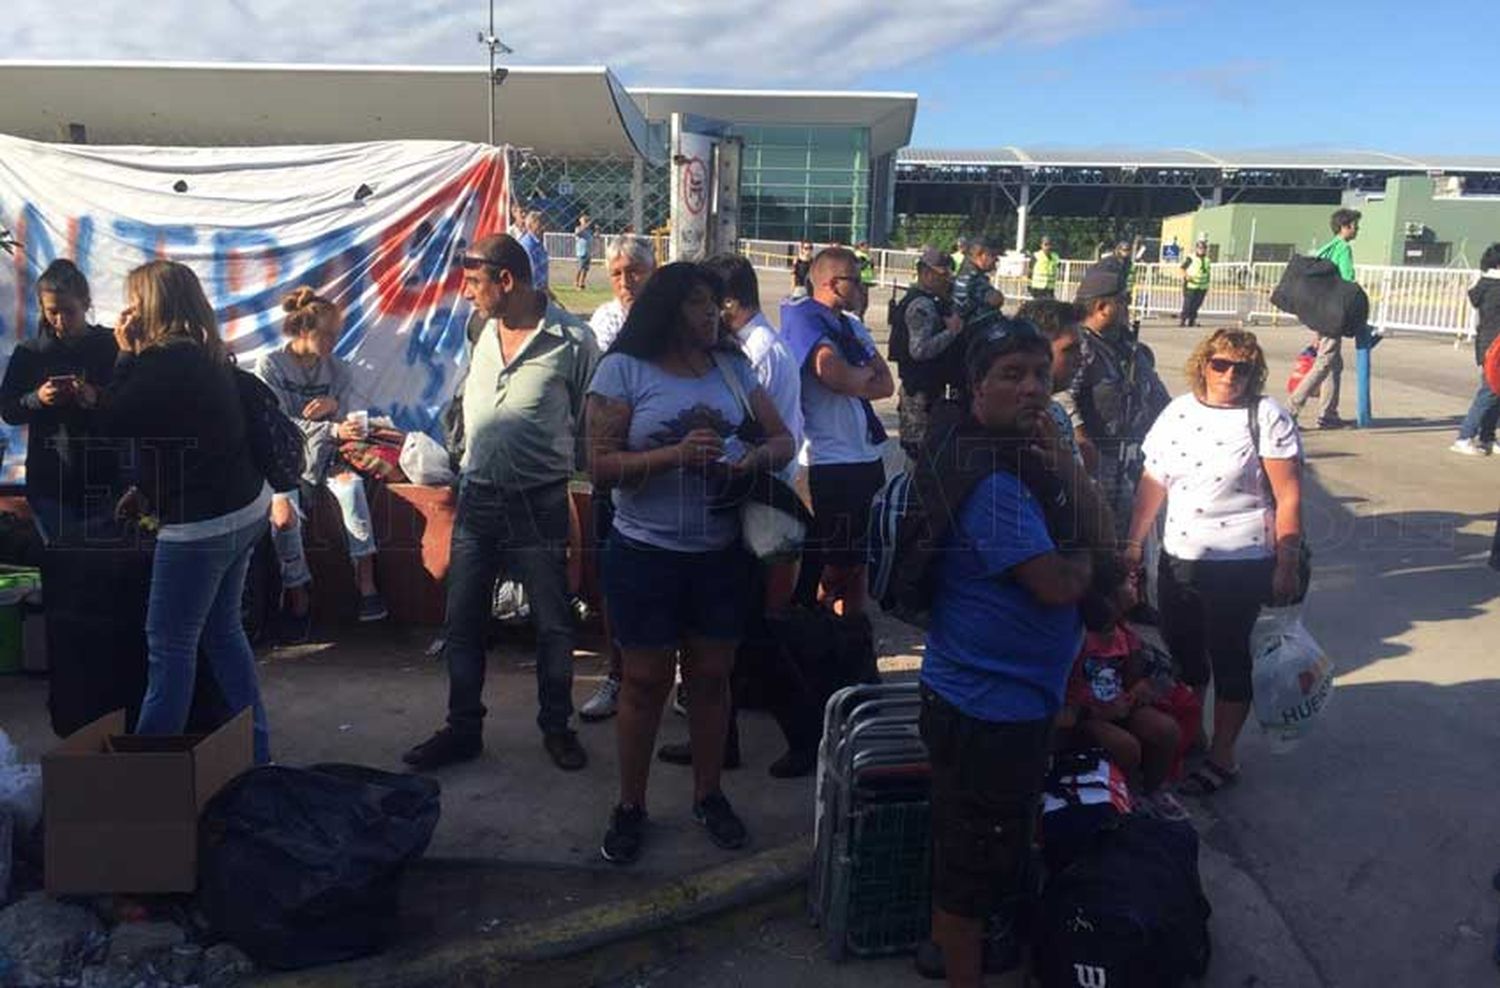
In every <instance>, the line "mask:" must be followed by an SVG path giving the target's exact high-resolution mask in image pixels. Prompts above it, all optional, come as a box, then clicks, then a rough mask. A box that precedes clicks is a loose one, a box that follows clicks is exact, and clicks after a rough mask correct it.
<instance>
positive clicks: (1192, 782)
mask: <svg viewBox="0 0 1500 988" xmlns="http://www.w3.org/2000/svg"><path fill="white" fill-rule="evenodd" d="M1238 781H1240V773H1239V769H1226V768H1220V767H1219V766H1218V765H1215V764H1214V763H1213V762H1211V761H1208V760H1207V759H1205V760H1204V762H1203V764H1202V765H1199V766H1198V767H1197V768H1195V769H1193V770H1192V772H1190V773H1188V777H1187V778H1185V779H1183V780H1182V781H1181V782H1179V783H1178V784H1177V791H1178V792H1180V793H1182V794H1183V795H1184V796H1193V797H1195V798H1202V797H1204V796H1212V795H1213V794H1214V793H1216V792H1218V791H1219V790H1220V789H1227V788H1229V787H1230V786H1232V785H1234V784H1235V783H1236V782H1238Z"/></svg>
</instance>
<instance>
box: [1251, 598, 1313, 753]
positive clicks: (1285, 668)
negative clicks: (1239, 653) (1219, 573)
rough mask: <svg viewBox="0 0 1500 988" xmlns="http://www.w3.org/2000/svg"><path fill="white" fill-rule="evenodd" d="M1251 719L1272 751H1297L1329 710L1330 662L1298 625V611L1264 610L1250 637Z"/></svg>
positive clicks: (1282, 609)
mask: <svg viewBox="0 0 1500 988" xmlns="http://www.w3.org/2000/svg"><path fill="white" fill-rule="evenodd" d="M1250 655H1251V657H1252V659H1253V660H1254V665H1253V667H1252V674H1251V679H1252V685H1253V686H1254V689H1255V719H1256V720H1258V721H1260V725H1261V727H1263V728H1265V730H1266V733H1267V734H1268V735H1269V736H1270V739H1271V749H1272V750H1273V751H1278V752H1284V751H1289V750H1291V748H1293V747H1295V746H1296V744H1297V743H1298V742H1300V741H1301V740H1302V739H1303V738H1304V737H1305V736H1306V735H1307V732H1308V730H1309V728H1311V727H1312V725H1313V723H1314V722H1315V721H1316V720H1317V719H1318V717H1319V715H1320V714H1321V713H1322V712H1323V710H1324V708H1325V707H1326V706H1327V705H1328V697H1329V696H1330V695H1331V694H1332V693H1333V660H1332V659H1330V658H1329V657H1328V656H1327V654H1326V653H1324V651H1323V648H1322V646H1321V645H1319V644H1318V642H1317V640H1316V639H1315V638H1313V636H1312V634H1311V633H1309V632H1308V630H1307V628H1306V627H1304V626H1303V624H1302V608H1301V607H1300V606H1294V607H1267V608H1265V609H1264V610H1262V611H1261V613H1260V617H1259V618H1258V619H1257V620H1256V622H1255V627H1254V629H1252V630H1251V632H1250Z"/></svg>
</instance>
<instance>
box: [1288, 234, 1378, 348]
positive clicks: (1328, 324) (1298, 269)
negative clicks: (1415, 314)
mask: <svg viewBox="0 0 1500 988" xmlns="http://www.w3.org/2000/svg"><path fill="white" fill-rule="evenodd" d="M1271 304H1272V305H1274V306H1276V308H1278V309H1280V310H1281V311H1282V312H1287V313H1290V314H1292V315H1294V316H1296V317H1297V318H1298V319H1300V320H1302V322H1303V324H1304V325H1306V326H1307V328H1308V329H1311V330H1312V331H1313V332H1315V333H1317V334H1318V335H1319V336H1357V335H1359V334H1360V333H1361V332H1363V331H1364V328H1365V326H1366V325H1367V324H1368V323H1369V321H1370V297H1369V296H1368V295H1366V294H1365V290H1364V289H1363V288H1361V287H1359V285H1357V284H1356V283H1354V282H1352V281H1345V280H1344V279H1343V276H1342V275H1340V274H1339V269H1338V268H1337V267H1335V266H1334V264H1333V262H1332V261H1329V260H1326V259H1324V258H1321V257H1309V256H1306V255H1301V254H1299V255H1297V256H1296V257H1293V258H1292V259H1291V260H1290V261H1288V262H1287V266H1286V269H1285V270H1283V271H1282V272H1281V280H1280V282H1278V283H1277V285H1276V288H1275V289H1274V290H1273V291H1272V292H1271Z"/></svg>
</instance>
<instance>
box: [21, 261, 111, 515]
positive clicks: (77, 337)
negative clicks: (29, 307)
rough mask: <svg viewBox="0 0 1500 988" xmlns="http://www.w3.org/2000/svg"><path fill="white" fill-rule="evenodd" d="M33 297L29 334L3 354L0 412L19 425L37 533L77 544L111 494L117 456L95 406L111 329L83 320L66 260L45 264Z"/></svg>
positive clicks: (105, 509)
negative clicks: (33, 327)
mask: <svg viewBox="0 0 1500 988" xmlns="http://www.w3.org/2000/svg"><path fill="white" fill-rule="evenodd" d="M36 297H37V309H38V318H37V331H36V336H35V337H33V338H31V339H28V340H24V341H22V342H21V343H19V344H17V345H16V348H15V350H14V351H13V352H12V353H11V358H10V363H9V365H8V366H7V367H6V369H5V380H4V382H3V383H0V416H3V417H4V419H5V421H6V422H8V423H10V424H11V425H24V426H26V427H27V439H26V500H27V502H28V503H29V504H30V506H31V512H32V516H33V517H34V518H35V519H36V523H37V527H38V528H39V529H40V530H41V533H42V538H43V539H44V540H45V541H46V542H47V543H48V544H56V543H59V542H78V541H81V540H82V539H83V537H84V535H85V533H86V532H88V531H91V530H94V528H95V527H96V526H97V525H98V524H102V523H107V522H108V520H109V518H110V516H111V512H112V509H113V506H114V498H113V497H112V496H111V492H112V493H113V494H116V495H117V494H118V491H115V490H114V488H115V487H116V485H117V481H118V476H119V458H118V456H117V455H116V453H115V451H114V449H113V448H112V446H111V445H110V444H109V443H108V442H105V441H101V440H100V439H99V438H98V436H97V434H96V408H97V406H98V403H99V392H100V389H102V388H104V387H105V386H107V385H108V384H109V382H110V379H111V377H112V375H113V373H114V366H115V358H116V357H117V356H118V354H119V350H118V349H117V348H116V346H115V337H114V333H113V332H111V331H110V330H109V329H107V328H105V327H103V326H95V325H91V324H90V323H89V321H88V314H89V309H90V308H92V306H93V299H92V295H91V293H90V292H89V283H88V279H87V278H85V277H84V275H83V272H82V271H80V270H78V267H77V265H75V264H74V263H73V262H72V261H69V260H57V261H53V262H52V263H51V264H49V265H48V266H47V269H46V270H45V271H43V272H42V276H41V277H40V278H38V279H37V283H36ZM101 492H102V493H101ZM90 494H92V495H93V500H90V499H89V495H90Z"/></svg>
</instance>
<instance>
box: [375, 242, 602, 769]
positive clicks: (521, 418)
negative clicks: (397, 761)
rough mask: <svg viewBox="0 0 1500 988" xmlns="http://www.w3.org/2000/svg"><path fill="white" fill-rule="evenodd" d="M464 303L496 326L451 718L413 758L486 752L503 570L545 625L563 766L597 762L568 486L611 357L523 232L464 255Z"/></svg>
mask: <svg viewBox="0 0 1500 988" xmlns="http://www.w3.org/2000/svg"><path fill="white" fill-rule="evenodd" d="M461 263H462V265H463V276H464V287H463V296H464V298H465V299H466V300H468V301H469V302H470V303H472V304H473V305H474V307H475V308H476V309H477V310H478V311H479V312H480V313H481V315H482V316H483V317H484V318H485V320H486V322H485V325H484V327H483V329H482V330H481V332H480V333H479V335H478V338H477V339H476V340H475V343H474V348H473V354H472V356H471V358H470V366H469V373H468V376H467V378H466V380H465V382H464V390H463V395H462V396H461V400H462V402H463V405H462V407H463V419H464V433H465V445H464V454H463V461H462V465H461V468H460V475H461V479H460V484H459V494H458V509H457V516H456V518H455V519H454V523H453V542H452V549H451V558H450V562H449V570H448V608H447V620H446V624H447V643H446V645H445V646H444V655H445V658H446V660H447V663H448V724H447V726H445V727H443V728H442V729H441V730H439V731H438V732H437V733H436V734H434V735H433V736H432V737H431V738H429V739H428V740H426V741H424V742H422V743H421V744H419V745H417V746H416V747H415V748H412V749H411V750H410V751H408V752H407V753H406V755H405V757H404V760H405V762H406V763H407V764H408V765H410V766H412V767H413V768H414V769H416V770H418V771H430V770H432V769H436V768H441V767H443V766H445V765H450V764H453V763H455V762H460V761H467V760H469V759H472V758H476V757H478V755H479V754H480V752H481V751H483V750H484V741H483V727H484V715H485V708H484V704H483V702H482V701H481V694H482V692H483V690H484V666H485V654H484V637H485V630H486V628H487V626H488V624H489V619H490V607H491V595H492V590H493V588H494V584H495V576H496V574H497V573H498V572H499V570H500V568H501V566H502V565H503V566H504V567H505V570H506V572H508V573H511V574H514V575H515V576H517V577H518V578H519V579H520V582H521V584H522V585H523V586H524V587H525V589H526V595H527V598H528V599H529V600H530V601H531V613H532V618H533V620H534V621H535V623H536V643H537V663H536V675H537V693H538V696H539V698H540V706H541V710H540V711H539V713H538V715H537V725H538V726H539V727H540V728H541V730H542V738H543V747H544V748H545V749H546V751H547V753H548V755H550V756H551V757H552V760H553V761H554V762H555V763H556V764H557V766H558V767H559V768H561V769H564V770H566V771H577V770H578V769H581V768H583V767H584V766H585V765H586V764H587V762H588V758H587V755H586V754H585V753H584V750H583V747H582V746H581V745H580V744H579V743H578V737H577V735H576V734H575V733H574V732H573V731H572V730H571V728H570V726H569V721H570V719H571V717H572V714H573V699H572V696H573V624H572V621H573V612H572V609H571V608H570V606H569V604H568V590H567V571H566V551H567V542H568V514H569V512H568V481H569V480H570V479H571V477H572V475H573V469H574V464H575V463H576V462H577V458H576V456H575V437H576V436H577V434H578V431H579V430H578V424H579V422H580V421H581V419H582V414H583V402H584V396H585V394H586V392H587V388H588V383H589V379H590V378H591V377H592V376H593V373H594V365H595V364H596V363H597V362H598V359H599V351H598V348H597V347H596V346H595V344H594V337H593V334H592V332H590V330H589V327H588V325H587V324H585V323H584V322H582V321H581V320H580V319H578V318H577V317H576V316H573V315H571V314H569V313H568V312H567V311H566V310H565V309H563V308H562V307H560V306H558V305H557V304H556V303H554V302H552V301H550V300H549V299H548V297H547V295H546V293H545V292H544V291H543V290H541V289H540V288H538V287H536V286H534V285H533V284H532V269H531V261H530V259H529V258H528V257H527V253H526V249H525V247H523V246H522V245H521V244H520V243H518V242H517V241H516V239H515V238H513V237H510V236H506V235H503V234H497V235H491V236H488V237H483V238H481V239H480V240H479V241H478V242H476V243H475V244H474V245H473V246H472V247H471V248H470V249H469V251H468V252H467V253H466V254H464V255H463V257H462V258H461Z"/></svg>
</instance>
